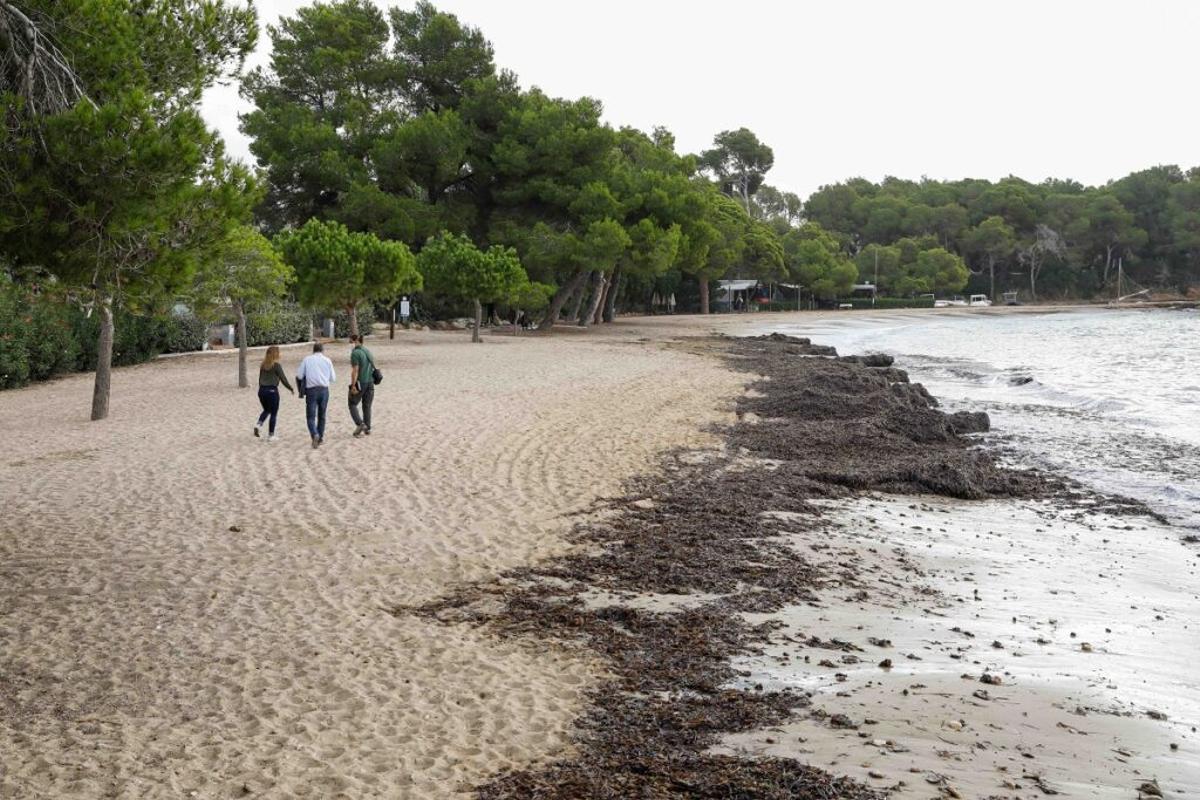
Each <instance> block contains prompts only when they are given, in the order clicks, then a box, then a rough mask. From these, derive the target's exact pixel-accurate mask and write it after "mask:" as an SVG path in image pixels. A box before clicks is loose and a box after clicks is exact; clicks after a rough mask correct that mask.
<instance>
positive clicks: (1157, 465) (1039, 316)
mask: <svg viewBox="0 0 1200 800" xmlns="http://www.w3.org/2000/svg"><path fill="white" fill-rule="evenodd" d="M771 330H778V331H781V332H783V333H789V334H794V335H803V336H810V337H812V339H813V341H814V342H817V343H820V344H831V345H833V346H834V347H836V348H837V350H838V352H839V353H841V354H843V355H850V354H856V353H867V352H881V353H888V354H890V355H892V356H894V357H895V358H896V362H897V366H899V367H902V368H904V369H906V370H908V373H909V375H910V377H911V378H912V380H913V381H916V382H920V383H923V384H925V386H926V388H928V389H929V391H930V392H931V393H933V395H934V396H935V397H937V398H939V400H940V401H941V402H942V404H943V406H944V407H945V408H946V409H947V410H949V411H956V410H964V409H966V410H981V411H986V412H987V413H988V414H989V415H991V418H992V428H993V430H994V431H995V433H994V434H993V435H992V440H993V442H995V443H1000V444H1003V445H1007V446H1008V449H1009V453H1010V455H1011V456H1013V457H1015V458H1016V460H1018V461H1021V462H1024V463H1027V464H1029V465H1033V466H1039V467H1043V468H1047V469H1051V470H1054V471H1057V472H1059V473H1061V474H1066V475H1068V476H1070V477H1073V478H1075V479H1077V480H1079V481H1080V482H1082V483H1084V484H1085V485H1088V486H1091V487H1093V488H1095V489H1098V490H1100V491H1103V492H1108V493H1114V494H1120V495H1124V496H1127V497H1132V498H1134V499H1137V500H1141V501H1143V502H1145V503H1147V504H1148V505H1149V506H1150V507H1151V508H1153V509H1154V510H1156V511H1158V512H1161V513H1163V514H1165V515H1167V516H1168V518H1170V519H1171V520H1172V521H1173V522H1174V523H1176V524H1178V525H1181V526H1186V527H1193V528H1200V357H1198V355H1197V350H1198V348H1200V312H1197V311H1194V310H1191V309H1188V310H1165V309H1153V310H1116V309H1103V308H1092V309H1081V310H1072V311H1061V312H1057V313H1044V314H1043V313H1029V312H1024V313H1004V312H1003V311H1001V310H999V309H997V310H992V311H985V310H975V309H972V310H964V311H959V310H948V311H943V310H937V311H930V312H928V313H913V312H904V313H892V314H887V313H879V314H860V313H854V312H847V314H846V315H845V317H844V318H841V319H837V318H834V319H830V318H824V319H822V320H820V321H818V320H814V322H813V323H812V324H804V323H800V324H788V325H776V326H772V327H771Z"/></svg>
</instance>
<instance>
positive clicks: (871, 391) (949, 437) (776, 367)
mask: <svg viewBox="0 0 1200 800" xmlns="http://www.w3.org/2000/svg"><path fill="white" fill-rule="evenodd" d="M731 348H732V352H733V353H734V355H735V356H737V358H736V360H735V361H734V363H735V365H736V366H738V367H739V368H740V369H743V370H747V371H751V372H754V373H757V374H760V375H765V376H768V377H769V380H767V381H760V382H758V383H757V384H755V385H754V388H756V389H757V390H758V391H759V392H760V393H761V394H762V396H761V397H746V398H742V399H741V401H740V402H739V411H741V412H743V413H746V412H753V413H754V414H756V415H758V416H759V417H763V418H765V419H764V421H763V422H762V423H761V424H757V425H739V426H737V427H736V428H734V430H733V431H731V433H730V437H731V441H732V443H733V444H736V445H739V446H741V447H744V448H746V449H747V450H749V451H751V452H753V453H755V454H757V455H760V456H764V457H768V458H780V459H788V460H790V461H792V462H793V463H795V464H796V465H797V467H798V468H799V469H800V471H801V472H802V473H803V474H804V475H805V476H807V477H809V478H811V479H813V480H816V481H820V482H824V483H830V484H835V485H840V486H845V487H847V488H851V489H856V490H863V489H874V490H879V491H887V492H898V493H921V492H924V493H929V494H938V495H945V496H948V497H961V498H967V499H980V498H984V497H1034V496H1044V495H1047V494H1050V493H1051V491H1052V487H1051V486H1050V485H1049V484H1048V483H1047V482H1046V479H1045V478H1043V477H1042V476H1040V475H1038V474H1035V473H1031V472H1023V471H1016V470H1011V469H1005V468H1003V467H1001V466H999V465H998V464H997V463H996V460H995V458H994V457H993V456H991V455H990V454H989V453H987V452H986V451H983V450H978V449H973V448H971V447H970V445H969V442H968V441H967V440H964V439H962V438H961V434H963V433H972V432H977V431H985V430H987V428H988V419H987V415H986V414H980V413H975V414H971V413H965V412H964V413H958V414H945V413H943V412H941V411H939V410H938V409H937V401H936V400H934V399H933V398H932V397H930V395H929V393H928V392H927V391H925V387H923V386H921V385H920V384H913V383H909V382H908V375H907V374H906V373H905V372H904V371H903V370H899V369H896V368H894V367H892V366H890V364H891V360H890V359H889V358H887V357H884V356H874V357H866V358H858V357H851V358H813V357H804V356H805V355H807V354H808V353H809V352H812V351H813V350H814V347H813V346H812V345H810V344H809V343H808V340H806V339H796V338H792V337H786V336H782V335H781V334H771V335H770V336H764V337H758V338H755V339H738V340H734V341H733V343H732V345H731ZM815 349H816V351H817V352H822V353H823V352H824V351H826V350H827V349H828V348H815ZM872 364H873V365H877V366H871V365H872Z"/></svg>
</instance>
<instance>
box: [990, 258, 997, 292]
mask: <svg viewBox="0 0 1200 800" xmlns="http://www.w3.org/2000/svg"><path fill="white" fill-rule="evenodd" d="M988 280H990V281H991V284H992V285H991V294H990V295H989V297H991V298H992V302H993V303H994V302H996V259H994V258H991V257H988Z"/></svg>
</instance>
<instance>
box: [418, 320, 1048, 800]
mask: <svg viewBox="0 0 1200 800" xmlns="http://www.w3.org/2000/svg"><path fill="white" fill-rule="evenodd" d="M728 351H729V357H730V359H731V361H732V362H733V363H735V364H736V365H738V366H739V368H741V369H744V370H747V371H749V372H752V373H755V374H759V375H762V376H764V377H765V378H767V379H766V380H761V381H759V382H758V383H757V384H756V386H755V388H756V389H757V390H758V393H757V396H755V397H747V398H744V399H743V400H742V401H741V407H740V409H739V410H740V411H741V412H743V413H744V412H754V414H755V415H757V416H758V417H760V418H761V419H760V420H759V421H757V422H753V423H752V422H750V421H749V420H746V421H743V422H741V423H739V424H738V425H736V426H734V427H733V428H732V429H730V430H728V431H726V432H725V435H726V436H727V438H728V441H729V443H730V444H731V445H732V446H731V447H730V448H729V452H730V455H727V456H724V457H721V458H714V459H712V460H708V461H701V462H700V463H695V462H694V461H691V460H689V459H686V458H683V457H676V458H673V459H669V460H668V462H667V463H666V464H665V466H664V470H665V475H664V476H655V477H654V478H653V479H646V480H643V481H642V482H640V483H639V484H635V485H634V486H633V487H631V493H630V495H629V496H628V497H625V498H622V499H621V500H619V501H614V502H613V503H612V504H610V508H609V509H608V510H609V511H611V512H614V513H609V514H605V515H601V516H600V518H599V519H597V520H595V521H592V522H589V523H587V524H583V525H581V526H579V528H578V529H577V530H576V531H575V536H576V537H577V539H578V541H579V542H580V543H581V544H582V545H584V546H583V547H581V548H579V551H578V552H576V553H574V554H571V555H568V556H565V557H562V558H559V559H556V560H554V561H552V562H550V563H548V564H544V565H540V566H538V567H534V568H527V569H523V570H517V571H513V572H511V573H508V574H506V575H505V576H503V577H502V578H501V579H500V580H498V581H496V582H494V583H492V584H488V585H481V586H469V587H465V588H463V589H462V590H460V591H458V592H457V593H455V594H454V595H452V596H450V597H448V598H445V599H442V600H439V601H437V602H435V603H432V604H429V605H426V606H422V607H420V608H416V609H406V608H399V609H396V610H395V611H394V613H398V614H399V613H417V614H422V615H426V616H431V617H434V618H437V619H440V620H443V621H446V622H464V621H466V622H472V623H477V624H486V625H488V626H490V627H492V628H493V629H495V630H497V631H500V632H503V633H506V634H521V635H534V636H540V637H549V638H553V639H556V640H559V641H565V642H572V643H576V644H582V645H584V646H587V647H589V648H590V649H592V650H593V651H594V652H596V653H598V654H600V655H601V656H602V657H603V658H604V659H605V660H606V662H607V664H608V666H609V670H610V673H611V675H612V678H611V680H610V682H608V683H607V684H606V685H604V686H603V687H601V689H600V690H598V691H596V692H595V693H594V694H593V695H592V697H591V703H590V707H589V710H588V711H587V713H586V714H585V716H584V717H583V718H582V719H580V720H579V721H578V727H577V736H576V738H577V744H578V748H577V750H578V756H577V757H576V758H573V759H570V760H563V761H560V762H557V763H554V764H551V765H548V766H545V767H539V768H535V769H530V770H524V771H518V772H510V773H506V774H503V775H501V776H500V777H498V778H497V779H495V780H494V781H492V782H490V783H488V784H487V785H485V786H483V787H480V788H479V789H478V796H479V797H480V798H485V799H486V800H501V799H502V798H544V799H545V800H567V798H570V799H571V800H577V799H578V798H613V800H615V799H616V798H644V799H645V800H660V799H661V800H667V799H668V798H725V799H728V798H746V799H748V798H756V799H765V800H773V799H774V798H780V799H782V798H792V799H797V800H805V799H806V798H821V800H832V799H833V798H845V799H846V800H868V799H873V798H878V797H880V796H881V795H879V794H878V793H877V792H875V791H874V790H871V789H869V788H867V787H865V786H863V785H861V784H858V783H856V782H853V781H850V780H849V779H844V778H835V777H834V776H832V775H830V774H828V773H826V772H824V771H822V770H819V769H816V768H812V767H808V766H805V765H802V764H800V763H799V762H796V761H793V760H790V759H785V758H757V759H748V758H736V757H731V756H722V755H715V754H713V753H711V752H709V749H710V748H711V746H712V745H714V744H715V743H716V742H718V741H719V739H720V738H721V737H722V736H723V735H724V734H727V733H731V732H737V731H744V730H752V729H757V728H762V727H765V726H769V725H775V724H778V723H781V722H783V721H784V720H786V719H787V718H788V717H789V716H790V715H791V714H792V713H793V711H794V710H795V709H797V708H800V707H803V706H806V705H808V703H809V700H808V698H807V697H806V696H804V695H802V694H799V693H794V692H788V691H783V692H769V691H762V690H761V688H760V687H755V688H753V689H733V688H729V687H730V684H731V682H733V681H734V680H735V679H736V678H737V677H739V676H738V675H736V673H735V671H734V669H733V667H732V666H731V658H732V657H733V656H735V655H738V654H741V653H746V652H752V651H754V650H755V648H757V647H759V646H761V645H762V644H764V643H765V642H766V641H767V640H768V637H769V636H770V635H771V632H772V630H773V626H771V625H769V624H768V625H759V626H753V625H750V624H749V623H747V622H746V621H745V619H744V618H743V617H742V615H741V614H740V613H739V612H742V611H757V612H770V611H775V610H779V609H781V608H783V607H785V606H789V605H795V604H799V603H804V602H806V601H811V600H813V599H815V598H816V596H817V593H819V592H820V591H821V588H822V586H823V584H824V583H825V581H826V580H836V581H838V582H840V584H841V585H843V586H844V585H845V584H846V581H847V580H851V581H852V580H853V578H854V574H853V573H854V570H853V566H852V565H851V566H845V565H843V566H842V567H841V568H840V570H839V572H838V574H837V575H830V576H825V575H823V574H822V573H821V570H819V569H817V568H816V567H815V566H814V565H812V564H810V563H809V562H808V561H807V560H806V559H805V558H804V556H803V555H801V554H800V553H798V552H797V551H796V550H794V549H792V548H790V547H788V546H787V544H786V543H785V542H784V540H783V539H782V538H781V537H780V536H779V534H780V533H781V532H783V530H795V529H796V528H797V526H798V525H803V524H805V521H806V520H811V521H813V523H814V524H815V522H816V520H817V518H818V515H819V511H818V510H817V509H816V508H815V507H813V506H812V505H810V504H809V502H808V501H809V500H811V499H813V498H819V497H828V496H839V495H845V494H847V493H849V492H851V491H853V490H857V489H868V488H869V489H880V490H888V491H906V492H907V491H924V492H934V493H940V494H947V495H953V496H957V497H982V496H989V495H1006V496H1013V495H1022V496H1029V495H1032V494H1037V493H1040V492H1042V491H1044V489H1045V487H1044V485H1043V484H1042V483H1041V481H1040V479H1039V478H1037V477H1035V476H1033V475H1030V474H1027V473H1012V472H1006V471H1005V470H1003V469H1001V468H999V467H998V466H997V465H996V464H995V463H994V462H993V461H992V460H991V459H990V458H989V457H988V456H987V455H985V454H983V453H981V452H979V451H976V450H972V449H970V448H969V447H968V446H967V444H966V443H965V442H964V441H963V440H962V439H961V438H960V436H959V434H958V431H961V430H964V429H976V430H977V429H979V428H981V427H986V418H984V419H982V420H980V419H979V418H977V417H966V418H955V417H953V416H948V415H946V414H943V413H942V412H940V411H938V410H937V409H936V403H935V402H934V401H933V399H932V398H930V397H929V396H928V394H926V393H925V392H924V390H923V389H922V388H921V387H920V386H916V385H913V384H910V383H908V379H907V376H906V375H905V374H904V373H903V372H902V371H900V370H896V369H893V368H892V367H891V366H890V360H888V359H884V358H877V357H874V358H866V359H838V358H836V354H834V353H832V352H831V351H830V350H829V349H828V348H818V347H814V346H812V345H810V344H809V343H808V342H807V341H806V340H801V339H791V338H787V337H764V338H760V339H755V340H734V341H732V342H731V343H729V346H728ZM814 355H819V356H829V357H813V356H814ZM765 459H770V460H771V461H770V462H767V461H765ZM766 510H770V511H772V512H790V513H789V515H788V519H787V522H786V525H785V523H784V522H782V521H781V520H780V517H779V516H778V515H771V516H764V515H763V513H762V512H764V511H766ZM661 594H671V595H691V596H693V597H696V598H704V599H703V601H701V600H700V599H697V600H696V602H695V603H694V604H692V605H691V606H689V607H686V608H684V609H682V610H674V611H660V610H651V609H647V608H646V607H644V604H642V605H639V606H636V607H635V606H634V605H631V604H628V603H625V602H622V601H623V600H625V601H627V600H628V599H630V598H631V597H633V596H637V595H642V596H644V595H661ZM597 597H603V598H607V600H605V601H603V602H598V601H597V600H596V598H597ZM817 645H818V646H820V645H821V643H819V642H818V643H817Z"/></svg>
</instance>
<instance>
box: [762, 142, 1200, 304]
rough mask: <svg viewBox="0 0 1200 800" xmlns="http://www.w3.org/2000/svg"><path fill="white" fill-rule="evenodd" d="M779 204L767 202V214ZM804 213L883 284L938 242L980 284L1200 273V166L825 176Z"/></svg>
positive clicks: (1192, 281)
mask: <svg viewBox="0 0 1200 800" xmlns="http://www.w3.org/2000/svg"><path fill="white" fill-rule="evenodd" d="M772 211H774V213H775V214H776V215H778V211H777V210H776V209H774V208H765V209H763V213H764V214H766V215H768V216H770V215H771V214H772ZM803 215H804V218H805V219H806V220H808V221H810V222H812V223H816V224H819V225H821V226H822V227H823V228H824V229H826V230H828V231H830V232H832V233H833V235H834V236H836V237H837V239H838V241H839V244H840V245H841V247H842V249H843V250H844V251H845V252H846V253H847V254H850V255H852V256H854V258H855V262H856V263H857V265H858V269H859V273H860V274H861V276H862V277H863V278H865V279H870V278H871V277H872V276H873V275H874V274H875V265H876V263H878V265H879V283H880V288H881V290H882V291H885V292H892V293H905V292H906V291H908V290H910V289H911V288H912V287H911V286H910V285H908V283H907V282H906V276H905V274H904V272H903V270H901V269H899V266H900V265H901V264H902V263H904V261H905V258H906V251H911V250H913V249H915V248H920V247H924V246H926V245H932V244H935V243H936V244H937V245H939V246H941V247H944V248H945V249H946V250H948V251H950V252H952V253H955V254H957V255H959V256H961V257H962V258H963V259H964V260H965V262H966V263H967V265H968V266H969V268H970V270H971V272H972V278H971V281H970V285H971V287H972V288H973V289H976V290H978V291H984V292H988V291H992V290H993V289H992V277H993V276H994V279H995V291H997V292H998V291H1003V290H1005V289H1020V290H1023V292H1025V293H1028V294H1029V295H1034V296H1036V295H1052V296H1058V297H1067V296H1069V297H1081V298H1091V297H1097V296H1099V297H1105V296H1111V295H1112V293H1113V292H1115V291H1116V287H1115V282H1116V279H1117V273H1118V263H1120V264H1121V265H1122V266H1123V271H1124V274H1125V275H1126V276H1128V277H1130V278H1132V280H1133V281H1135V282H1137V283H1138V284H1140V285H1142V286H1146V287H1150V288H1161V289H1166V290H1172V291H1181V292H1182V291H1185V290H1186V289H1187V288H1188V287H1191V286H1193V285H1196V284H1200V168H1194V169H1191V170H1189V171H1187V172H1184V171H1183V170H1182V169H1180V168H1179V167H1177V166H1173V165H1170V166H1157V167H1152V168H1150V169H1146V170H1142V171H1140V172H1135V173H1133V174H1131V175H1128V176H1126V177H1124V178H1121V179H1120V180H1116V181H1112V182H1110V183H1108V184H1107V185H1105V186H1102V187H1086V186H1083V185H1082V184H1080V183H1077V182H1075V181H1069V180H1048V181H1045V182H1043V183H1037V184H1034V183H1030V182H1028V181H1025V180H1021V179H1020V178H1015V177H1009V178H1005V179H1003V180H1000V181H997V182H995V183H993V182H991V181H986V180H975V179H969V180H960V181H946V182H943V181H932V180H921V181H910V180H902V179H899V178H890V177H889V178H886V179H884V181H883V182H882V183H872V182H871V181H867V180H864V179H862V178H856V179H853V180H849V181H846V182H845V183H838V184H834V185H832V186H823V187H822V188H821V189H820V190H818V191H817V192H815V193H813V195H812V196H811V197H809V198H808V200H807V202H805V203H804V207H803Z"/></svg>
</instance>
